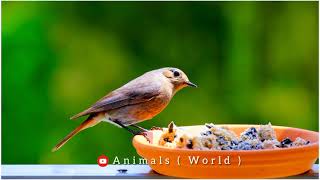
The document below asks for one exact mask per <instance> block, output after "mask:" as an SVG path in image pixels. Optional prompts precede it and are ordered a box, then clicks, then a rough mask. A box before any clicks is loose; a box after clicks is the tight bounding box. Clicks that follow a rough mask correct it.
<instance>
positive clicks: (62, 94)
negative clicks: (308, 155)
mask: <svg viewBox="0 0 320 180" xmlns="http://www.w3.org/2000/svg"><path fill="white" fill-rule="evenodd" d="M167 66H174V67H178V68H181V69H182V70H184V71H185V72H186V73H187V74H188V76H189V79H190V80H191V81H193V82H195V83H197V84H198V85H199V88H198V89H192V88H186V89H183V90H182V91H180V92H179V93H178V94H177V95H176V96H175V97H174V98H173V100H172V102H171V103H170V105H169V106H168V107H167V108H166V109H165V110H164V111H163V112H162V113H161V114H160V115H158V116H157V117H155V118H154V119H153V120H152V121H148V122H143V123H141V124H140V125H141V126H143V127H146V128H150V127H151V126H166V125H167V124H168V123H169V122H170V121H175V123H176V124H177V125H180V126H181V125H195V124H204V123H206V122H213V123H217V124H221V123H243V124H264V123H268V122H269V121H270V122H272V124H274V125H283V126H291V127H299V128H304V129H310V130H314V131H318V2H152V3H149V2H90V3H88V2H3V3H2V163H4V164H34V163H36V164H37V163H40V164H52V163H56V164H65V163H74V164H81V163H92V164H94V163H96V158H97V157H98V156H99V155H101V154H106V155H108V156H109V158H111V159H113V158H114V157H115V156H118V157H119V158H124V157H132V156H137V154H136V152H135V150H134V148H133V146H132V145H131V139H132V136H131V135H130V134H129V133H127V132H126V131H125V130H122V129H119V128H115V127H113V126H111V125H109V124H107V123H101V124H99V125H98V126H96V127H94V128H90V129H88V130H86V131H83V132H82V133H80V134H79V135H77V136H76V137H75V138H74V139H72V140H71V141H69V142H68V143H67V144H66V145H65V146H64V147H63V148H62V149H61V150H59V151H58V152H56V153H51V148H52V147H53V146H54V145H55V144H56V143H57V142H58V141H59V140H60V139H61V138H63V137H64V136H65V135H66V134H67V133H69V132H70V131H71V130H72V129H73V128H75V127H76V126H77V125H78V124H80V122H81V121H82V120H83V119H84V118H81V119H79V120H77V121H71V120H69V117H70V116H72V115H74V114H76V113H78V112H80V111H82V110H84V109H85V108H87V107H88V106H90V105H91V104H92V103H94V102H95V101H96V100H97V99H99V98H100V97H102V96H103V95H105V94H106V93H107V92H109V91H111V90H113V89H115V88H118V87H119V86H121V85H122V84H124V83H126V82H128V81H129V80H131V79H133V78H135V77H136V76H139V75H141V74H142V73H144V72H146V71H149V70H152V69H157V68H160V67H167Z"/></svg>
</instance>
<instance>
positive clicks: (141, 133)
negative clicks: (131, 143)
mask: <svg viewBox="0 0 320 180" xmlns="http://www.w3.org/2000/svg"><path fill="white" fill-rule="evenodd" d="M138 135H141V136H143V137H145V138H146V139H147V141H148V142H149V143H150V142H151V141H150V139H149V137H148V133H147V132H140V133H138Z"/></svg>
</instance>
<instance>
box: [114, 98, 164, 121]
mask: <svg viewBox="0 0 320 180" xmlns="http://www.w3.org/2000/svg"><path fill="white" fill-rule="evenodd" d="M169 102H170V98H165V97H156V98H154V99H152V100H150V101H146V102H143V103H140V104H135V105H130V106H125V107H121V108H119V109H114V110H111V111H109V112H108V114H109V115H110V117H111V118H112V119H117V120H118V121H120V122H122V123H123V124H125V125H130V124H135V123H138V122H141V121H144V120H148V119H151V118H153V117H154V116H156V115H157V114H159V113H160V112H161V111H162V110H163V109H164V108H165V107H166V106H167V105H168V104H169Z"/></svg>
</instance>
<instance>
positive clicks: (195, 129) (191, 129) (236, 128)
mask: <svg viewBox="0 0 320 180" xmlns="http://www.w3.org/2000/svg"><path fill="white" fill-rule="evenodd" d="M219 126H223V127H227V128H228V129H229V130H231V131H233V132H234V133H235V134H236V135H237V136H238V137H239V136H240V134H241V133H242V132H244V131H245V130H246V129H247V128H249V127H255V128H259V125H219ZM272 127H273V129H274V130H275V132H276V135H277V139H278V140H279V141H281V140H282V139H284V138H287V137H288V138H290V139H291V140H295V138H297V137H300V138H303V139H305V140H307V141H310V142H311V143H318V142H319V137H318V132H314V131H309V130H304V129H298V128H290V127H282V126H272ZM179 128H180V129H183V130H185V131H186V132H188V133H190V134H192V135H195V136H197V135H200V132H203V131H206V130H207V128H206V127H205V126H203V125H198V126H184V127H179ZM148 136H149V138H150V140H151V141H150V142H151V144H153V145H158V140H159V138H160V136H161V132H160V131H158V132H151V133H149V134H148Z"/></svg>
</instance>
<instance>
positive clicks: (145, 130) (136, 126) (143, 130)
mask: <svg viewBox="0 0 320 180" xmlns="http://www.w3.org/2000/svg"><path fill="white" fill-rule="evenodd" d="M130 126H132V127H135V128H138V129H140V130H141V131H142V132H147V131H149V130H148V129H145V128H143V127H140V126H138V125H135V124H132V125H130Z"/></svg>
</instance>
